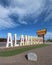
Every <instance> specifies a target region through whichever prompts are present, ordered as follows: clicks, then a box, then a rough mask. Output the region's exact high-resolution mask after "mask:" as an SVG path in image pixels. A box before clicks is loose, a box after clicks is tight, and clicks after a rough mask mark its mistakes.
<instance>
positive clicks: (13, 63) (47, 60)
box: [0, 45, 52, 65]
mask: <svg viewBox="0 0 52 65" xmlns="http://www.w3.org/2000/svg"><path fill="white" fill-rule="evenodd" d="M29 52H33V53H36V54H37V61H36V62H32V61H28V60H27V59H26V58H25V55H26V54H27V53H29ZM0 65H52V45H50V46H46V47H42V48H37V49H33V50H30V51H26V52H24V53H21V54H19V55H15V56H11V57H0Z"/></svg>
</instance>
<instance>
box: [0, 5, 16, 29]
mask: <svg viewBox="0 0 52 65" xmlns="http://www.w3.org/2000/svg"><path fill="white" fill-rule="evenodd" d="M9 13H10V11H9V10H8V9H7V8H4V7H2V6H0V30H1V29H5V28H13V27H15V26H16V24H15V22H12V21H11V19H10V18H9V17H8V14H9Z"/></svg>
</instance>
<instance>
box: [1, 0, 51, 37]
mask: <svg viewBox="0 0 52 65" xmlns="http://www.w3.org/2000/svg"><path fill="white" fill-rule="evenodd" d="M44 28H46V30H47V34H46V35H45V38H52V0H0V37H6V36H7V33H9V32H10V33H12V35H13V34H14V33H17V37H18V38H19V36H20V35H21V34H24V35H32V36H36V31H37V30H41V29H44Z"/></svg>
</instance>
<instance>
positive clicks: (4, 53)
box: [0, 44, 48, 57]
mask: <svg viewBox="0 0 52 65" xmlns="http://www.w3.org/2000/svg"><path fill="white" fill-rule="evenodd" d="M45 46H48V44H40V45H34V46H26V47H21V48H20V47H19V48H18V47H17V48H16V49H12V50H5V51H0V56H1V57H8V56H14V55H17V54H20V53H22V52H25V51H28V50H32V49H36V48H41V47H45Z"/></svg>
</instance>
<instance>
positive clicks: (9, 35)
mask: <svg viewBox="0 0 52 65" xmlns="http://www.w3.org/2000/svg"><path fill="white" fill-rule="evenodd" d="M9 44H10V45H11V47H13V42H12V35H11V33H8V37H7V44H6V47H9Z"/></svg>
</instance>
